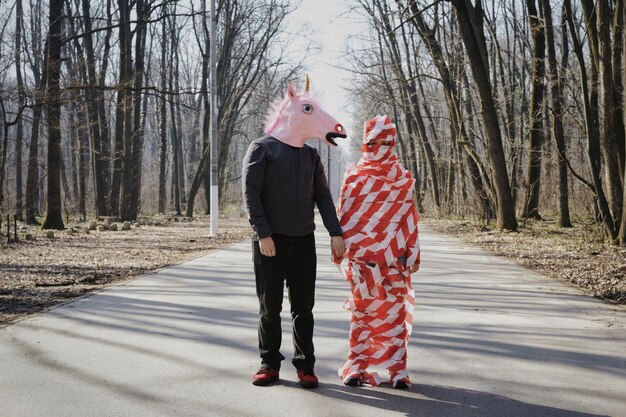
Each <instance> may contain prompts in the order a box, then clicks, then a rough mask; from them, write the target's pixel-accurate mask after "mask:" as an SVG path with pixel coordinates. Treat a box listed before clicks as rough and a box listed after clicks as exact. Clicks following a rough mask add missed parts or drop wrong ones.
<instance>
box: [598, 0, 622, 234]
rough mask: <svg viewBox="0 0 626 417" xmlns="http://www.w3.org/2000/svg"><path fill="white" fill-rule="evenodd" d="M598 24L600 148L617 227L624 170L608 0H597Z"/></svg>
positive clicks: (620, 216) (619, 216) (610, 203)
mask: <svg viewBox="0 0 626 417" xmlns="http://www.w3.org/2000/svg"><path fill="white" fill-rule="evenodd" d="M596 24H597V33H598V35H599V41H598V53H599V57H598V58H599V59H598V61H599V65H598V73H599V85H598V91H599V94H598V101H599V102H598V117H599V122H600V148H601V150H602V155H603V156H604V167H605V171H604V172H605V178H606V184H607V194H608V195H607V197H608V200H609V207H610V209H611V213H612V215H613V221H614V223H615V229H618V228H619V223H620V222H621V219H622V200H623V194H622V193H623V189H622V174H621V172H620V170H619V161H618V160H619V157H616V156H618V155H619V152H618V150H617V140H616V137H615V129H616V128H617V126H615V118H614V112H615V108H616V103H615V101H614V97H613V94H614V89H613V77H612V72H613V66H612V64H611V60H612V56H611V11H610V9H609V4H608V2H606V1H598V2H597V4H596Z"/></svg>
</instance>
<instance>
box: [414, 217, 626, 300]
mask: <svg viewBox="0 0 626 417" xmlns="http://www.w3.org/2000/svg"><path fill="white" fill-rule="evenodd" d="M423 222H424V225H425V226H427V227H430V228H431V229H433V230H437V231H439V232H442V233H445V234H449V235H452V236H456V237H458V238H459V239H461V240H463V241H465V242H468V243H471V244H474V245H477V246H480V247H482V248H485V249H488V250H490V251H492V252H494V253H495V254H497V255H500V256H505V257H507V258H509V259H512V260H514V261H516V262H517V263H519V264H521V265H523V266H525V267H528V268H531V269H534V270H536V271H539V272H541V273H543V274H545V275H548V276H550V277H552V278H555V279H557V280H559V281H562V282H567V283H570V284H573V285H575V286H577V287H579V288H581V289H583V290H584V291H585V292H586V293H588V294H590V295H593V296H595V297H599V298H602V299H603V300H606V301H608V302H612V303H619V304H626V248H624V247H619V246H613V245H609V244H606V243H605V241H604V237H603V234H602V229H601V228H600V227H599V226H598V225H596V224H592V223H587V224H583V223H577V224H576V225H575V227H573V228H558V227H556V225H555V224H554V222H549V221H540V222H537V221H531V222H528V223H526V224H525V225H524V227H521V228H520V230H519V232H514V233H512V232H505V231H499V230H496V229H495V228H493V227H492V226H489V227H485V226H481V225H479V224H478V223H473V222H471V221H467V220H442V219H423Z"/></svg>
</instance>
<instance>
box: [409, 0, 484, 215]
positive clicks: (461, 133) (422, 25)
mask: <svg viewBox="0 0 626 417" xmlns="http://www.w3.org/2000/svg"><path fill="white" fill-rule="evenodd" d="M411 12H412V13H413V15H414V16H415V19H414V20H413V22H414V24H415V26H416V28H417V30H418V32H419V34H420V36H421V38H422V40H423V41H424V43H425V44H426V47H427V49H428V50H429V52H430V54H431V56H432V57H433V61H434V63H435V66H436V67H437V71H438V72H439V75H440V76H441V82H442V85H443V88H444V96H445V99H446V104H447V107H448V115H449V118H450V132H451V137H452V138H453V140H454V141H455V142H460V143H461V144H462V145H463V149H464V151H465V154H466V161H467V164H468V167H469V170H470V179H471V181H472V186H473V187H474V190H475V191H476V194H477V196H478V199H479V201H480V205H481V208H482V216H483V218H485V219H490V218H491V217H492V214H493V210H492V209H491V207H492V204H491V202H490V201H489V198H488V196H487V193H486V191H485V187H484V185H483V180H482V178H481V173H480V172H481V169H480V166H482V163H480V159H479V157H478V155H477V154H476V152H475V150H474V148H473V146H472V143H471V141H470V140H469V137H468V134H467V130H466V128H465V124H464V122H463V117H462V112H461V101H462V100H461V98H460V94H459V91H458V88H457V86H456V85H455V81H454V80H453V79H452V76H451V74H450V69H449V68H448V65H447V64H446V59H445V57H444V54H443V49H442V48H441V45H440V43H439V41H438V40H437V38H436V36H435V33H434V31H433V30H432V29H431V28H429V27H428V26H427V25H426V22H424V20H423V18H422V16H421V15H420V14H419V13H418V10H417V5H416V4H415V3H412V4H411ZM424 99H425V97H424ZM468 104H469V103H468ZM470 114H471V113H470ZM485 178H486V179H488V176H487V175H485Z"/></svg>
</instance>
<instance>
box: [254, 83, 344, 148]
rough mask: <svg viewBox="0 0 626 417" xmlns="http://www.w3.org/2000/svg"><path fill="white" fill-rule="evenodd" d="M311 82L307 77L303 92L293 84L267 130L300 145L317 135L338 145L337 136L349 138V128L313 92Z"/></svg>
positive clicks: (269, 133) (284, 140)
mask: <svg viewBox="0 0 626 417" xmlns="http://www.w3.org/2000/svg"><path fill="white" fill-rule="evenodd" d="M308 84H309V83H308V79H307V86H306V88H305V91H304V93H302V94H300V93H298V91H297V90H296V88H295V87H294V86H293V85H291V84H290V85H289V87H288V88H287V93H286V94H285V98H284V99H283V101H282V102H280V103H279V104H278V105H276V106H275V110H274V111H273V112H272V113H271V114H270V116H269V117H268V124H267V126H266V128H265V134H266V135H270V136H273V137H275V138H276V139H278V140H279V141H281V142H283V143H286V144H288V145H290V146H294V147H297V148H301V147H303V146H304V142H305V141H307V140H308V139H313V138H315V139H321V140H323V141H324V142H326V143H327V144H328V145H332V146H337V142H335V138H346V137H347V135H346V130H345V128H344V127H343V126H342V125H341V124H340V123H339V122H338V121H337V120H335V119H334V118H333V117H332V116H331V115H330V114H328V113H327V112H326V111H324V109H322V106H320V104H319V102H318V101H317V100H316V99H315V98H313V97H312V96H311V95H309V88H308Z"/></svg>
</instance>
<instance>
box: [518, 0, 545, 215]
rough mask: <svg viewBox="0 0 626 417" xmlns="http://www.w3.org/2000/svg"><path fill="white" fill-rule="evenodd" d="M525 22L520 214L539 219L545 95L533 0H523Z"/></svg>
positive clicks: (540, 40) (542, 36) (542, 56)
mask: <svg viewBox="0 0 626 417" xmlns="http://www.w3.org/2000/svg"><path fill="white" fill-rule="evenodd" d="M526 5H527V7H528V21H529V23H530V28H531V33H532V40H533V59H532V74H531V82H532V90H531V93H530V120H529V123H528V124H529V126H530V132H529V141H528V168H527V172H526V186H527V189H526V199H525V202H524V203H525V204H524V211H523V217H525V218H533V219H537V220H541V215H540V214H539V191H540V188H541V159H542V158H541V153H542V149H541V145H542V142H543V116H542V103H543V98H544V95H545V88H544V83H543V79H544V77H545V55H546V49H545V46H546V42H545V28H544V25H543V23H542V22H541V17H540V16H539V13H538V12H537V7H536V6H535V0H526Z"/></svg>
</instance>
